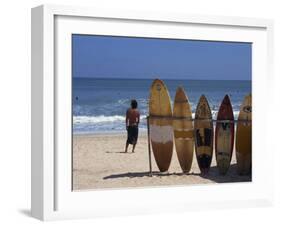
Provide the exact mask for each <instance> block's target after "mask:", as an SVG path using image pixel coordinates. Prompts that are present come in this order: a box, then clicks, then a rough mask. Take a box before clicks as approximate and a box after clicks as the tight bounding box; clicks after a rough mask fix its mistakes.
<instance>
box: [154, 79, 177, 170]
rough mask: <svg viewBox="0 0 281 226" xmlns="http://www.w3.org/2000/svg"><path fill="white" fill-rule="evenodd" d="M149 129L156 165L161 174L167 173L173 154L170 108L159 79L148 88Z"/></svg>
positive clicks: (166, 91)
mask: <svg viewBox="0 0 281 226" xmlns="http://www.w3.org/2000/svg"><path fill="white" fill-rule="evenodd" d="M149 127H150V139H151V146H152V151H153V154H154V158H155V161H156V164H157V166H158V168H159V170H160V171H161V172H165V171H168V169H169V166H170V163H171V159H172V154H173V119H172V107H171V100H170V95H169V92H168V89H167V87H166V86H165V84H164V82H163V81H161V80H159V79H155V80H154V81H153V83H152V85H151V88H150V98H149Z"/></svg>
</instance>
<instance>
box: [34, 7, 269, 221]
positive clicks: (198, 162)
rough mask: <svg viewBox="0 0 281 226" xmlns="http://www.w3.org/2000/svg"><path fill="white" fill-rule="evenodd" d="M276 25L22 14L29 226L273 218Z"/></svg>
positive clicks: (48, 10)
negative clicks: (133, 217) (25, 19)
mask: <svg viewBox="0 0 281 226" xmlns="http://www.w3.org/2000/svg"><path fill="white" fill-rule="evenodd" d="M272 32H273V23H272V21H270V20H265V19H254V18H235V17H221V16H196V15H182V14H159V13H157V14H155V13H153V12H131V11H129V12H128V11H110V10H100V9H88V8H79V7H70V6H69V7H66V6H53V5H44V6H39V7H36V8H34V9H32V202H31V203H32V216H34V217H36V218H39V219H42V220H55V219H66V218H83V217H98V216H115V215H129V214H145V213H157V212H165V211H166V212H175V211H187V210H194V209H212V208H226V207H245V206H247V207H249V206H257V205H270V204H271V203H272V200H273V194H272V191H273V181H272V180H273V179H272V178H271V177H269V176H268V172H270V171H272V168H273V166H272V163H273V161H272V155H273V150H270V149H269V148H268V147H269V146H268V144H269V134H270V132H269V131H268V129H267V124H266V121H267V119H268V114H267V113H268V112H267V111H268V110H267V109H268V107H267V106H268V105H269V101H268V100H270V95H271V92H272V83H273V74H272V62H273V59H272V56H273V54H272V50H273V46H272V44H273V41H272V38H273V36H272Z"/></svg>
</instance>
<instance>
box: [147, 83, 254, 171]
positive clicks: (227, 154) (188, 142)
mask: <svg viewBox="0 0 281 226" xmlns="http://www.w3.org/2000/svg"><path fill="white" fill-rule="evenodd" d="M251 102H252V101H251V95H248V96H246V97H245V98H244V101H243V103H242V105H241V107H240V112H239V116H238V120H237V128H236V139H235V140H236V142H235V151H236V161H237V171H238V173H239V174H249V173H250V172H251V165H252V164H251V159H252V156H251V153H252V145H251V143H252V141H251V131H252V124H251V120H252V105H251ZM213 123H214V122H213V120H212V112H211V109H210V106H209V104H208V100H207V98H206V97H205V96H204V95H202V96H201V97H200V99H199V102H198V104H197V108H196V112H195V118H194V119H193V118H192V111H191V107H190V104H189V101H188V97H187V96H186V94H185V91H184V89H183V87H178V89H177V91H176V95H175V100H174V106H173V109H172V105H171V101H170V96H169V92H168V89H167V87H166V86H165V84H164V82H163V81H161V80H159V79H155V80H154V81H153V83H152V85H151V88H150V99H149V131H150V141H151V145H152V151H153V154H154V158H155V161H156V164H157V166H158V168H159V170H160V171H161V172H165V171H168V169H169V166H170V163H171V159H172V154H173V146H174V142H175V147H176V153H177V157H178V160H179V164H180V166H181V169H182V171H183V172H184V173H188V172H189V171H190V169H191V166H192V160H193V153H194V148H195V154H196V158H197V163H198V166H199V168H200V171H201V172H202V173H204V174H206V173H207V172H208V171H209V169H210V166H211V162H212V157H213V149H215V155H216V163H217V167H218V169H219V173H220V174H223V175H224V174H226V173H227V171H228V169H229V166H230V162H231V158H232V153H233V146H234V137H235V129H234V127H235V123H234V116H233V110H232V106H231V102H230V99H229V96H228V95H226V96H225V97H224V99H223V100H222V103H221V105H220V108H219V111H218V114H217V119H216V122H215V124H216V126H215V132H214V125H213ZM214 146H215V148H214Z"/></svg>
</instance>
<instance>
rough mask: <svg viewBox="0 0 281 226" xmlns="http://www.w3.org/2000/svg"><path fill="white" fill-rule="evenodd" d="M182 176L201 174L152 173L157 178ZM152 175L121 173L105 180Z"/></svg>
mask: <svg viewBox="0 0 281 226" xmlns="http://www.w3.org/2000/svg"><path fill="white" fill-rule="evenodd" d="M172 175H174V176H182V175H200V174H196V173H169V172H164V173H161V172H159V171H152V176H157V177H167V176H172ZM150 176H151V175H150V173H149V172H148V171H147V172H133V173H130V172H128V173H121V174H112V175H109V176H106V177H104V178H103V179H104V180H107V179H117V178H125V177H127V178H136V177H150Z"/></svg>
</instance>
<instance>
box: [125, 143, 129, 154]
mask: <svg viewBox="0 0 281 226" xmlns="http://www.w3.org/2000/svg"><path fill="white" fill-rule="evenodd" d="M128 147H129V143H128V142H126V147H125V153H127V152H128Z"/></svg>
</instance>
